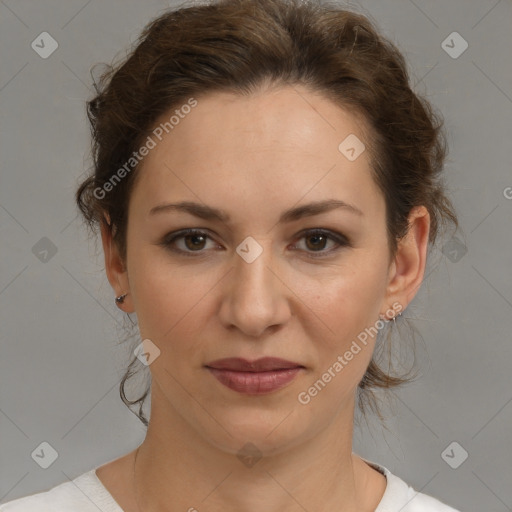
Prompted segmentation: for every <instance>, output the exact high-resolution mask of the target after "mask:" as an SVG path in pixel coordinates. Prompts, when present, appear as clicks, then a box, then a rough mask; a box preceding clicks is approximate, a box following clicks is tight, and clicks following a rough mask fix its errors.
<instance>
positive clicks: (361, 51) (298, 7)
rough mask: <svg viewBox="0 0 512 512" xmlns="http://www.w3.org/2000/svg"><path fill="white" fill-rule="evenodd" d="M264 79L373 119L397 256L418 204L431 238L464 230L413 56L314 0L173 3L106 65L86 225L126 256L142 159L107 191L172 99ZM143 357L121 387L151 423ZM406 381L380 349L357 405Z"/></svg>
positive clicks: (437, 121)
mask: <svg viewBox="0 0 512 512" xmlns="http://www.w3.org/2000/svg"><path fill="white" fill-rule="evenodd" d="M267 83H268V84H274V85H277V86H279V85H294V84H300V85H303V86H306V87H308V88H309V89H310V90H311V91H315V92H320V93H323V94H324V95H325V96H326V97H327V98H329V99H330V100H332V101H333V102H334V103H336V104H338V105H339V106H341V107H342V108H345V109H347V110H349V111H351V112H353V113H354V114H357V115H359V116H361V117H362V118H363V119H364V120H365V121H366V122H367V124H368V126H369V127H370V129H369V132H368V133H367V134H366V138H365V141H364V142H365V145H366V147H367V149H368V151H369V154H370V161H371V169H372V174H373V177H374V180H375V182H376V184H377V185H378V186H379V188H380V190H381V191H382V193H383V195H384V198H385V202H386V224H387V234H388V239H389V250H390V254H391V256H393V255H394V254H395V252H396V249H397V243H398V241H399V240H400V239H401V238H402V237H403V236H404V235H405V234H406V233H407V229H408V214H409V213H410V211H411V209H412V208H413V207H415V206H419V205H424V206H425V207H426V208H427V209H428V211H429V213H430V218H431V224H430V233H429V242H430V245H432V244H433V243H434V242H435V241H436V238H437V237H438V233H439V228H440V225H441V223H450V222H451V223H452V224H454V225H455V227H456V228H458V222H457V216H456V213H455V211H454V209H453V207H452V204H451V202H450V200H449V199H448V197H447V196H446V194H445V192H444V185H443V183H442V176H441V172H442V169H443V165H444V160H445V157H446V153H447V144H446V137H445V135H444V133H443V131H442V127H443V122H442V118H441V116H440V115H439V114H437V113H436V112H435V111H434V109H433V108H432V106H431V105H430V104H429V103H428V101H426V100H425V99H423V98H422V97H420V96H419V95H418V94H415V93H414V92H413V91H412V90H411V87H410V85H409V76H408V71H407V67H406V62H405V60H404V57H403V56H402V54H401V53H400V51H399V50H398V48H397V47H396V46H395V45H394V44H393V43H392V42H390V41H389V40H387V39H385V38H383V37H382V36H381V35H380V34H379V32H378V30H377V29H376V27H375V26H374V24H373V22H371V21H370V20H369V19H368V17H366V16H364V15H362V14H359V13H356V12H352V11H348V10H346V9H344V8H341V7H339V6H337V5H336V4H333V3H328V2H319V1H318V2H316V1H313V0H220V1H217V2H214V3H209V4H203V5H191V6H188V7H181V8H179V9H177V10H172V11H167V12H165V13H164V14H163V15H161V16H159V17H158V18H156V19H155V20H153V21H152V22H151V23H149V24H148V25H147V26H146V28H145V29H144V30H143V32H142V34H141V35H140V38H139V40H138V41H137V42H136V44H135V48H134V49H133V50H132V51H131V53H130V54H129V55H128V56H127V57H126V58H125V59H123V61H122V62H120V63H119V64H118V65H115V66H113V67H110V68H109V70H108V71H107V72H105V73H103V75H102V76H101V79H100V80H99V84H97V85H95V86H96V90H97V95H96V96H95V97H94V98H93V99H92V100H91V101H89V102H88V117H89V120H90V124H91V128H92V137H93V159H94V165H93V172H92V173H91V175H90V176H89V177H87V179H85V181H83V183H82V184H81V185H80V187H79V188H78V190H77V192H76V200H77V204H78V207H79V209H80V210H81V212H82V214H83V216H84V218H85V220H86V222H87V224H88V226H89V227H90V228H92V229H93V230H94V228H95V227H96V226H97V225H98V224H100V223H104V224H105V225H106V226H108V227H109V229H111V230H112V234H113V239H114V242H115V243H116V244H117V246H118V248H119V250H120V254H121V256H122V257H123V258H125V257H126V228H127V212H128V203H129V199H130V191H131V190H132V188H133V185H134V182H135V178H136V176H137V169H138V168H139V167H140V166H138V165H135V166H134V169H133V171H132V172H129V173H124V174H126V175H124V174H123V176H124V177H123V179H122V180H118V182H116V184H115V186H114V187H109V192H108V193H106V194H103V193H101V194H99V193H98V190H100V189H101V188H102V187H105V185H106V184H107V183H108V182H109V180H111V179H112V176H113V175H114V173H115V172H116V171H117V170H118V169H120V168H121V167H122V166H123V165H125V164H126V162H127V161H129V159H130V158H131V156H132V155H133V153H134V152H136V151H137V150H138V149H139V148H140V145H141V143H142V141H144V140H145V139H146V137H148V135H149V134H151V130H152V129H153V128H154V125H155V122H156V120H157V119H158V118H160V116H161V115H162V114H164V113H166V112H168V111H169V110H170V109H171V108H174V107H176V106H178V105H180V104H184V103H187V101H188V100H190V98H191V97H192V96H195V97H198V96H200V95H202V94H208V93H211V92H214V91H229V92H234V93H237V94H243V95H249V94H251V93H253V92H255V91H257V90H258V88H259V87H261V86H263V85H264V84H267ZM340 142H341V141H340ZM125 169H126V167H125ZM95 190H96V193H95ZM103 190H106V189H105V188H103ZM98 196H99V197H98ZM105 213H106V214H108V217H109V218H110V222H109V223H108V222H107V220H106V219H105V217H104V215H105ZM430 245H429V248H430ZM137 364H138V362H137V358H134V359H133V360H132V361H131V363H130V366H129V368H128V370H127V371H126V373H125V375H124V377H123V379H122V381H121V384H120V393H121V398H122V399H123V401H124V402H125V404H126V405H128V407H130V406H131V405H135V404H137V403H138V404H139V412H138V413H137V416H138V417H139V419H140V420H141V421H142V422H143V423H144V424H145V425H147V424H148V422H147V419H146V417H145V416H144V414H143V413H142V406H143V403H144V399H145V398H146V396H147V394H148V391H149V387H148V388H147V389H146V391H145V393H144V395H143V396H141V397H140V398H139V399H137V400H133V401H130V400H128V399H127V398H126V395H125V392H124V384H125V382H126V381H127V379H129V378H130V377H131V376H132V375H133V374H134V371H133V367H134V366H133V365H137ZM406 382H409V379H408V378H407V376H405V377H399V376H394V375H392V374H391V372H389V371H388V372H386V371H383V370H382V369H381V368H380V367H379V365H378V364H377V362H376V355H375V354H374V358H373V359H372V361H371V362H370V364H369V366H368V368H367V371H366V374H365V375H364V377H363V379H362V380H361V382H360V383H359V385H358V405H359V408H360V410H361V411H363V413H364V406H365V403H369V404H370V406H371V407H372V409H373V410H374V411H376V412H377V413H378V414H379V417H380V413H379V408H378V403H377V400H376V398H375V395H374V393H373V390H376V389H377V388H391V387H395V386H399V385H402V384H403V383H406Z"/></svg>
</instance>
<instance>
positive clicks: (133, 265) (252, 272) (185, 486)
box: [97, 86, 430, 512]
mask: <svg viewBox="0 0 512 512" xmlns="http://www.w3.org/2000/svg"><path fill="white" fill-rule="evenodd" d="M197 99H198V105H197V106H196V107H195V108H194V109H193V110H192V111H191V112H190V113H189V114H188V115H187V116H186V117H185V119H183V120H181V121H180V123H179V125H177V126H176V127H175V128H174V130H173V131H172V132H170V133H169V134H168V135H167V136H166V137H165V138H164V139H163V140H162V141H161V142H159V143H158V145H157V146H156V147H155V148H154V149H152V150H151V151H150V153H149V155H148V156H147V157H145V159H144V161H143V167H142V169H140V175H139V176H138V178H139V179H138V181H137V183H136V185H135V188H134V189H133V193H132V197H131V198H130V204H129V216H128V218H129V220H128V230H127V259H126V261H125V262H123V261H122V260H121V258H120V257H119V253H118V251H117V248H116V246H115V245H114V244H113V243H112V239H111V236H110V233H109V231H108V230H107V229H105V228H102V241H103V248H104V252H105V263H106V272H107V276H108V279H109V281H110V283H111V285H112V287H113V289H114V291H115V293H116V296H117V295H121V294H123V293H128V296H127V297H126V300H125V302H124V304H123V305H122V309H123V310H124V311H126V312H136V313H137V319H138V322H139V328H140V334H141V340H142V339H150V340H151V341H152V342H153V343H154V344H155V345H156V346H157V347H158V348H159V350H160V355H159V357H157V358H156V359H155V360H154V362H152V363H151V364H150V366H149V369H150V371H151V376H152V397H151V419H150V424H149V427H148V431H147V435H146V438H145V440H144V442H143V443H142V444H141V446H140V449H139V453H138V458H137V462H136V472H135V477H134V474H133V462H134V454H135V451H134V452H131V453H129V454H127V455H125V456H124V457H122V458H120V459H116V460H115V461H112V462H109V463H108V464H106V465H104V466H102V467H101V468H99V469H98V471H97V474H98V477H99V478H100V480H101V481H102V482H103V483H104V485H105V486H106V487H107V489H108V490H109V491H110V492H111V493H112V495H113V496H114V498H115V499H116V500H117V501H118V503H119V504H120V505H121V506H122V507H123V509H124V510H126V511H128V512H131V511H133V512H136V511H138V510H145V511H153V510H166V511H167V510H173V511H174V510H189V509H191V508H192V507H194V508H195V509H197V510H199V511H201V510H209V511H211V512H220V511H221V510H222V511H224V510H237V511H244V512H256V511H258V512H261V511H262V510H265V511H270V512H273V511H276V512H277V511H279V512H295V511H297V512H298V511H301V512H303V511H304V509H306V510H308V511H310V512H316V511H318V512H320V511H323V510H336V511H338V512H349V511H350V512H354V511H356V510H357V511H373V510H375V508H376V506H377V505H378V503H379V501H380V500H381V498H382V495H383V494H384V491H385V487H386V479H385V477H384V476H383V475H381V474H380V473H379V472H377V471H376V470H374V469H373V468H371V467H370V466H369V465H367V464H366V463H365V462H363V461H362V460H361V458H360V457H358V456H357V455H356V454H354V453H353V452H352V434H353V419H354V407H355V396H356V395H355V393H356V390H357V385H358V383H359V381H360V380H361V379H362V377H363V375H364V373H365V371H366V368H367V366H368V364H369V362H370V360H371V356H372V352H373V349H374V344H375V338H372V337H369V338H368V343H367V345H366V346H364V345H362V344H360V345H361V347H362V350H361V351H360V352H359V353H358V354H357V355H355V356H354V358H353V359H352V360H351V361H350V362H349V363H348V364H347V365H346V366H345V367H344V368H343V370H342V371H341V372H339V373H338V374H337V375H336V377H335V378H333V379H332V380H331V381H330V382H329V383H328V384H327V385H326V386H325V388H324V389H323V390H322V391H321V392H319V393H318V394H317V396H315V397H314V398H312V399H311V401H310V403H309V404H307V405H303V404H301V403H299V402H298V399H297V396H298V394H299V393H300V392H302V391H307V389H308V388H309V387H310V386H311V385H312V384H313V383H314V382H315V381H317V380H318V379H319V378H320V377H321V376H322V374H323V373H324V372H326V371H327V369H328V368H329V367H331V366H332V365H333V363H334V362H335V361H336V359H337V357H338V355H343V354H344V353H345V352H346V351H347V350H348V349H349V347H350V346H351V343H352V342H353V340H355V339H357V335H358V334H359V333H361V332H362V331H364V329H365V328H368V327H371V326H374V325H375V323H376V322H377V320H378V319H379V318H380V317H381V316H388V317H389V316H393V315H390V313H389V310H390V308H391V307H392V305H393V304H394V303H399V304H400V305H401V306H402V310H404V309H405V308H406V307H407V305H408V304H409V302H410V301H411V300H412V299H413V298H414V296H415V294H416V292H417V290H418V289H419V287H420V285H421V281H422V279H423V275H424V270H425V262H426V251H427V243H428V230H429V222H430V220H429V215H428V211H427V210H426V208H424V207H417V208H415V209H414V210H412V211H411V214H410V217H409V220H410V229H409V232H408V235H407V236H406V237H405V238H404V239H403V240H402V241H401V242H400V244H399V248H398V252H397V254H396V257H395V258H394V259H392V260H391V259H390V258H389V257H388V245H387V238H386V225H385V202H384V198H383V196H382V194H381V192H380V190H379V189H378V187H377V186H376V184H375V183H374V181H373V179H372V177H371V175H370V167H369V165H370V164H369V154H368V151H364V152H363V153H362V154H361V155H360V156H359V157H358V158H357V159H356V160H355V161H349V160H348V159H347V158H346V157H345V156H344V155H343V154H342V153H341V152H340V151H339V150H338V145H339V144H340V142H341V141H343V140H344V139H345V138H346V137H347V136H348V135H349V134H356V136H358V137H359V139H361V140H364V133H365V130H364V128H365V126H364V120H362V119H359V118H356V117H355V116H354V115H353V114H349V113H348V112H347V111H345V110H343V109H341V108H340V107H338V106H336V105H335V104H334V103H332V102H331V101H330V100H329V99H327V98H325V97H324V96H322V95H320V94H318V93H313V92H312V91H309V90H307V89H305V88H303V87H298V86H293V87H289V86H285V87H277V88H276V87H274V88H272V89H266V88H265V89H262V90H260V91H259V92H258V93H256V94H253V95H251V96H250V97H241V96H237V95H233V94H230V93H224V92H223V93H218V92H216V93H211V94H207V95H205V96H202V97H197ZM168 117H169V114H168V113H166V114H165V115H164V116H162V120H165V119H168ZM156 124H158V123H156ZM326 199H341V200H343V201H345V202H347V203H350V204H353V205H354V206H356V207H357V208H359V209H360V210H361V211H362V213H363V215H356V214H354V213H351V212H350V211H349V210H348V209H336V210H332V211H329V212H324V213H321V214H319V215H315V216H311V217H305V218H302V219H298V220H295V221H292V222H289V223H283V224H279V223H278V220H279V216H280V215H281V213H282V212H283V211H284V210H286V209H288V208H291V207H294V206H298V205H304V204H308V203H310V202H313V201H322V200H326ZM182 200H189V201H195V202H199V203H203V204H206V205H209V206H212V207H216V208H219V209H222V210H225V211H226V213H228V214H229V215H230V217H231V221H230V222H220V221H216V220H204V219H200V218H196V217H194V216H192V215H190V214H188V213H183V212H175V211H167V212H163V213H159V214H155V215H150V214H149V212H150V210H151V209H152V208H153V207H154V206H156V205H160V204H162V203H169V202H177V201H182ZM184 228H198V229H199V228H200V229H201V230H202V231H205V232H206V234H207V235H209V238H206V239H199V240H197V239H193V238H192V239H190V238H189V239H186V238H185V239H183V238H182V239H180V240H177V241H176V242H175V244H174V246H175V247H177V248H179V249H182V250H183V251H188V252H189V253H193V252H194V250H195V251H198V250H199V251H200V252H201V254H202V256H196V257H194V254H197V252H196V253H194V254H193V255H192V256H191V257H187V256H186V255H180V254H177V253H176V252H172V251H171V250H170V249H169V248H168V247H167V248H166V247H164V246H163V245H161V242H162V240H163V239H164V237H165V236H166V235H168V234H169V233H172V232H176V231H178V230H181V229H184ZM312 228H323V229H326V230H329V231H332V232H338V233H341V234H342V235H345V236H346V237H347V238H348V240H349V245H348V246H338V244H337V242H336V241H335V240H333V239H329V238H327V239H326V240H325V241H322V240H320V241H318V239H315V237H314V235H309V236H305V235H304V234H301V232H302V231H303V230H306V229H312ZM247 236H251V237H253V238H254V239H255V240H256V241H257V242H258V244H259V245H260V246H261V247H262V249H263V252H262V253H261V254H260V255H259V256H258V257H257V258H256V259H255V260H254V261H253V262H252V263H247V262H246V261H245V260H244V259H243V258H241V257H240V256H239V255H238V254H237V252H236V248H237V246H238V245H239V244H240V243H241V242H242V241H243V240H244V239H245V238H246V237H247ZM194 244H195V245H194ZM319 253H322V254H324V255H325V256H324V257H323V258H320V257H317V258H315V255H316V254H319ZM237 356H238V357H245V358H246V359H256V358H259V357H262V356H276V357H281V358H284V359H289V360H291V361H295V362H298V363H300V364H302V365H303V366H305V369H304V370H302V371H301V373H300V374H299V375H298V376H297V377H296V378H295V379H294V380H293V381H292V382H291V383H289V384H288V385H287V386H286V387H284V388H282V389H280V390H278V391H274V392H272V393H270V394H266V395H262V396H248V395H244V394H240V393H237V392H235V391H232V390H231V389H228V388H227V387H225V386H223V385H222V384H220V383H219V382H218V381H217V380H216V379H215V378H214V377H213V376H212V375H211V374H210V372H209V371H208V370H207V369H205V368H204V365H205V364H207V363H208V362H211V361H213V360H215V359H218V358H224V357H237ZM248 442H251V443H253V444H254V445H256V446H257V447H258V449H259V451H260V452H261V455H262V458H261V459H260V460H258V462H257V463H256V464H255V465H253V466H252V467H247V466H245V465H244V464H242V463H241V462H240V460H239V459H238V457H237V456H236V455H237V453H238V452H239V450H240V449H241V447H242V446H244V445H245V444H246V443H248ZM134 488H136V491H137V494H136V495H135V493H134V490H133V489H134ZM136 500H138V504H139V505H137V502H136ZM139 507H140V508H139Z"/></svg>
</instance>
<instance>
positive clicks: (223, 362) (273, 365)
mask: <svg viewBox="0 0 512 512" xmlns="http://www.w3.org/2000/svg"><path fill="white" fill-rule="evenodd" d="M206 366H207V367H209V368H216V369H217V370H232V371H235V372H267V371H271V370H288V369H290V368H304V367H303V366H302V365H301V364H299V363H295V362H293V361H287V360H286V359H280V358H277V357H262V358H261V359H256V360H255V361H247V359H243V358H241V357H230V358H227V359H218V360H216V361H213V362H211V363H208V364H207V365H206Z"/></svg>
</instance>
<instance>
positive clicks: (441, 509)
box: [0, 457, 460, 512]
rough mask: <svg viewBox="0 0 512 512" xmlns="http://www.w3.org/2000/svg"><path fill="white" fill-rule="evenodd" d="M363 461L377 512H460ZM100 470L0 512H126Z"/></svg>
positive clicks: (3, 507) (1, 508)
mask: <svg viewBox="0 0 512 512" xmlns="http://www.w3.org/2000/svg"><path fill="white" fill-rule="evenodd" d="M361 458H362V457H361ZM363 460H364V461H365V462H366V463H367V464H369V465H370V466H372V467H374V468H375V469H376V470H377V471H380V472H381V473H382V474H383V475H384V476H385V477H386V480H387V486H386V490H385V492H384V495H383V496H382V499H381V500H380V502H379V505H378V506H377V508H376V509H375V512H460V511H458V510H456V509H454V508H452V507H449V506H448V505H445V504H444V503H442V502H441V501H439V500H436V499H435V498H432V497H431V496H427V495H426V494H422V493H418V492H416V491H415V490H414V489H413V488H412V487H410V486H409V485H407V484H406V483H405V482H404V481H403V480H402V479H401V478H399V477H398V476H395V475H393V474H392V473H391V472H390V471H389V470H388V469H387V468H385V467H384V466H381V465H380V464H377V463H376V462H371V461H369V460H366V459H363ZM98 467H100V466H97V467H96V468H94V469H91V470H90V471H88V472H86V473H83V474H82V475H80V476H78V477H76V478H75V479H74V480H72V481H70V482H64V483H62V484H59V485H57V486H56V487H53V488H52V489H50V490H49V491H46V492H39V493H37V494H32V495H30V496H25V497H23V498H18V499H16V500H12V501H9V502H7V503H4V504H3V505H0V512H50V511H51V512H98V510H99V511H101V512H123V509H122V508H121V507H120V506H119V505H118V504H117V502H116V501H115V500H114V498H113V497H112V495H111V494H110V493H109V492H108V491H107V489H106V488H105V486H104V485H103V484H102V482H101V480H100V479H99V478H98V477H97V476H96V469H98Z"/></svg>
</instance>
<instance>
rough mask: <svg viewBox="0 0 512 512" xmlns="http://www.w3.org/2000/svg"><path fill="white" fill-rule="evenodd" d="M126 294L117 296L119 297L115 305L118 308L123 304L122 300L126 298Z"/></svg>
mask: <svg viewBox="0 0 512 512" xmlns="http://www.w3.org/2000/svg"><path fill="white" fill-rule="evenodd" d="M127 295H128V294H127V293H125V294H124V295H119V297H116V299H115V300H116V305H117V306H119V305H120V304H122V303H123V302H124V299H125V297H126V296H127Z"/></svg>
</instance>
